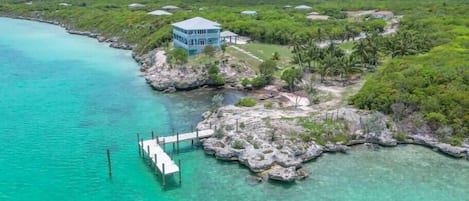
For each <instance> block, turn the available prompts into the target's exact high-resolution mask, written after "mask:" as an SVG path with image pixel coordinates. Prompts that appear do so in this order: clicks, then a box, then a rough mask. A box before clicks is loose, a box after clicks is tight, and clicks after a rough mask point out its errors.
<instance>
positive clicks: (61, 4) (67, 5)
mask: <svg viewBox="0 0 469 201" xmlns="http://www.w3.org/2000/svg"><path fill="white" fill-rule="evenodd" d="M59 6H65V7H69V6H72V4H69V3H59Z"/></svg>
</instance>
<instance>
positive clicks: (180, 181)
mask: <svg viewBox="0 0 469 201" xmlns="http://www.w3.org/2000/svg"><path fill="white" fill-rule="evenodd" d="M178 166H179V186H181V183H182V180H181V171H182V169H181V160H178Z"/></svg>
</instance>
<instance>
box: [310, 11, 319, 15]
mask: <svg viewBox="0 0 469 201" xmlns="http://www.w3.org/2000/svg"><path fill="white" fill-rule="evenodd" d="M308 15H319V13H318V12H310V13H308Z"/></svg>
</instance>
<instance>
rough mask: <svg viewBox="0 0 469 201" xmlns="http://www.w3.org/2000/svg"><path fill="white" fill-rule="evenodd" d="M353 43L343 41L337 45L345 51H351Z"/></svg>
mask: <svg viewBox="0 0 469 201" xmlns="http://www.w3.org/2000/svg"><path fill="white" fill-rule="evenodd" d="M354 45H355V43H354V42H344V43H341V44H340V45H339V47H340V48H341V49H343V50H345V51H347V50H348V51H352V50H353V46H354Z"/></svg>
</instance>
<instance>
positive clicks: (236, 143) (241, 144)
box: [231, 140, 244, 149]
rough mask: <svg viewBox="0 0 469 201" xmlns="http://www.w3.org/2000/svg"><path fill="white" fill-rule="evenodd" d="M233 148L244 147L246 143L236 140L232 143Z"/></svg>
mask: <svg viewBox="0 0 469 201" xmlns="http://www.w3.org/2000/svg"><path fill="white" fill-rule="evenodd" d="M231 148H233V149H244V144H243V142H242V141H240V140H235V141H234V142H233V144H231Z"/></svg>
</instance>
